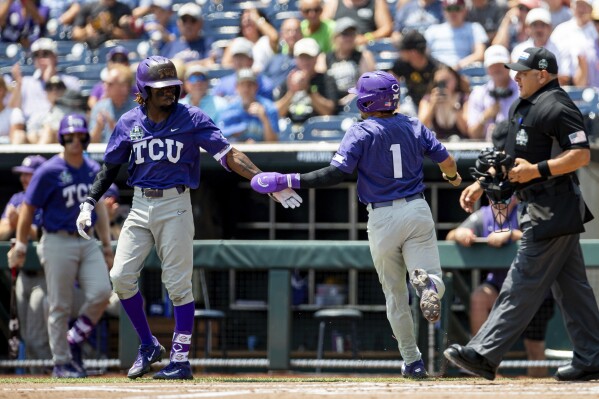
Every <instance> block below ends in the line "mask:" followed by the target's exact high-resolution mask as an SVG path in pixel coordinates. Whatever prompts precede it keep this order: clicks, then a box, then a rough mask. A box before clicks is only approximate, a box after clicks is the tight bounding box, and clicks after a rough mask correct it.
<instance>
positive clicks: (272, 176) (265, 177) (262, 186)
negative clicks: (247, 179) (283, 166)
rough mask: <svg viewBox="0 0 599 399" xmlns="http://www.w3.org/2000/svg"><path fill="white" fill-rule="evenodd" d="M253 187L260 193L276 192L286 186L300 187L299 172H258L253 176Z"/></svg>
mask: <svg viewBox="0 0 599 399" xmlns="http://www.w3.org/2000/svg"><path fill="white" fill-rule="evenodd" d="M251 185H252V188H253V189H254V191H257V192H259V193H260V194H270V193H276V192H279V191H281V190H284V189H286V188H300V175H299V173H290V174H286V175H284V174H281V173H277V172H263V173H258V174H257V175H256V176H254V177H253V178H252V183H251Z"/></svg>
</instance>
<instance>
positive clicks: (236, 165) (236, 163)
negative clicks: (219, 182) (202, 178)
mask: <svg viewBox="0 0 599 399" xmlns="http://www.w3.org/2000/svg"><path fill="white" fill-rule="evenodd" d="M227 166H228V167H229V168H230V169H231V170H232V171H233V172H235V173H237V174H238V175H240V176H243V177H245V178H246V179H248V180H251V179H252V177H254V176H255V175H257V174H258V173H260V172H261V170H260V169H258V167H257V166H256V165H254V163H253V162H252V161H251V160H250V159H249V158H248V157H247V155H245V154H244V153H243V152H241V151H238V150H236V149H235V148H231V151H229V152H228V153H227Z"/></svg>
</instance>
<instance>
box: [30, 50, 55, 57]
mask: <svg viewBox="0 0 599 399" xmlns="http://www.w3.org/2000/svg"><path fill="white" fill-rule="evenodd" d="M52 55H54V53H53V52H52V51H50V50H40V51H36V52H35V53H33V56H34V57H37V58H47V57H50V56H52Z"/></svg>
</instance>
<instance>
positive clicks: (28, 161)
mask: <svg viewBox="0 0 599 399" xmlns="http://www.w3.org/2000/svg"><path fill="white" fill-rule="evenodd" d="M44 162H46V158H44V157H42V156H41V155H29V156H28V157H25V158H24V159H23V162H21V165H20V166H15V167H13V168H12V172H13V173H33V172H35V170H36V169H37V168H39V167H40V166H41V164H43V163H44Z"/></svg>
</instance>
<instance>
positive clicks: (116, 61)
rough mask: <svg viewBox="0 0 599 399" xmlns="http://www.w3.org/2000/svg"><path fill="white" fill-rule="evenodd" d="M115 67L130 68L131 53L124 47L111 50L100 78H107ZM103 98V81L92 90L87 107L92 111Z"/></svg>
mask: <svg viewBox="0 0 599 399" xmlns="http://www.w3.org/2000/svg"><path fill="white" fill-rule="evenodd" d="M115 65H125V66H127V67H128V66H129V51H128V50H127V49H126V48H125V47H123V46H115V47H113V48H112V49H110V51H109V52H108V54H107V55H106V68H105V69H103V70H102V72H101V73H100V78H102V77H104V78H106V77H105V76H104V75H105V74H106V73H107V72H108V71H109V70H110V68H112V67H113V66H115ZM102 97H104V82H103V81H101V82H98V83H96V84H95V85H94V87H93V88H92V91H91V93H90V94H89V98H88V100H87V106H88V107H89V109H92V108H93V107H94V105H96V103H97V102H98V100H100V99H101V98H102Z"/></svg>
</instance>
